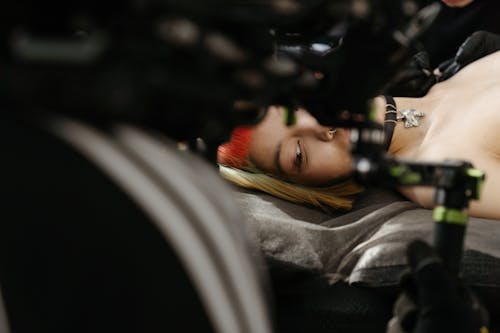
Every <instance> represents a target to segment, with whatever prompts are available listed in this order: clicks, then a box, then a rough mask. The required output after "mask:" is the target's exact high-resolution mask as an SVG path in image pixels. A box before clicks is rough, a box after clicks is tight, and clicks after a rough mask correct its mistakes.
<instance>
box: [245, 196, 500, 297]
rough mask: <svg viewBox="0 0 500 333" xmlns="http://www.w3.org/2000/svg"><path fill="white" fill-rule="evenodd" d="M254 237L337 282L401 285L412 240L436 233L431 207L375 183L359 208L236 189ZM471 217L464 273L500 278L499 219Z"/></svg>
mask: <svg viewBox="0 0 500 333" xmlns="http://www.w3.org/2000/svg"><path fill="white" fill-rule="evenodd" d="M236 198H237V201H238V202H239V204H240V205H241V208H242V211H243V213H244V214H245V215H246V217H247V219H246V221H247V223H248V226H249V228H250V229H251V230H252V232H253V237H254V238H255V242H256V243H257V244H258V246H259V247H260V249H261V252H262V253H263V254H264V257H265V258H267V259H268V260H269V261H270V262H277V263H281V264H282V265H283V264H285V265H289V266H290V267H295V268H297V269H302V270H310V271H316V272H318V273H320V274H324V275H327V276H328V277H329V278H330V280H331V282H332V283H334V282H336V281H341V280H342V281H346V282H348V283H351V284H360V285H365V286H372V287H375V286H392V285H396V284H397V283H398V280H399V276H400V274H401V272H402V270H403V269H404V268H405V265H406V255H405V253H406V245H407V244H408V242H410V241H411V240H413V239H415V238H421V239H424V240H426V241H428V242H430V241H431V239H432V235H433V225H434V222H433V221H432V211H431V210H427V209H422V208H419V207H418V206H417V205H415V204H414V203H412V202H410V201H407V200H405V199H404V198H403V197H401V196H399V195H398V194H395V193H393V192H391V191H386V190H378V189H374V190H369V191H366V192H365V193H363V194H362V195H361V196H360V197H359V198H358V199H357V200H356V202H355V205H354V208H353V210H352V211H349V212H347V213H345V214H337V215H334V216H332V215H329V214H326V213H324V212H321V211H319V210H316V209H313V208H310V207H306V206H302V205H297V204H293V203H289V202H286V201H284V200H281V199H278V198H275V197H272V196H269V195H266V194H261V193H254V192H242V191H237V192H236ZM498 222H499V221H493V220H487V219H480V218H470V219H469V224H468V230H467V234H466V239H465V249H464V250H465V251H464V258H463V271H464V273H463V277H464V279H465V281H466V283H468V284H469V285H477V286H494V287H496V286H499V285H500V243H499V242H498V240H499V239H500V223H498Z"/></svg>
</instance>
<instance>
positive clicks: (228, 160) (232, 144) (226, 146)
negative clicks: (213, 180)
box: [217, 126, 252, 169]
mask: <svg viewBox="0 0 500 333" xmlns="http://www.w3.org/2000/svg"><path fill="white" fill-rule="evenodd" d="M251 135H252V131H251V127H250V126H240V127H236V128H235V129H234V130H233V131H232V133H231V139H230V140H229V142H226V143H223V144H222V145H220V146H219V148H218V149H217V162H218V163H219V164H223V165H227V166H230V167H233V168H237V169H244V168H245V167H246V166H248V164H249V160H248V150H249V147H250V137H251Z"/></svg>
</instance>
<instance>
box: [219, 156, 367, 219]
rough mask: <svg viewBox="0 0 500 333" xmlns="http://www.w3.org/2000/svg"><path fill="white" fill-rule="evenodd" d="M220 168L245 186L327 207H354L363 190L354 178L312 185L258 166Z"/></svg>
mask: <svg viewBox="0 0 500 333" xmlns="http://www.w3.org/2000/svg"><path fill="white" fill-rule="evenodd" d="M219 171H220V174H221V176H222V177H223V178H225V179H227V180H229V181H230V182H232V183H234V184H236V185H238V186H241V187H243V188H247V189H252V190H258V191H262V192H265V193H268V194H270V195H273V196H275V197H278V198H281V199H284V200H288V201H291V202H295V203H302V204H309V205H313V206H315V207H319V208H321V209H323V210H328V208H333V209H335V210H348V209H351V208H352V201H353V199H354V195H355V194H357V193H359V192H361V191H362V190H363V188H362V187H361V186H359V185H357V184H356V183H354V182H353V181H352V180H346V181H344V182H341V183H339V184H335V185H331V186H325V187H312V186H305V185H299V184H292V183H289V182H286V181H284V180H281V179H277V178H275V177H272V176H270V175H267V174H264V173H262V172H259V171H258V170H257V169H255V170H252V171H255V172H251V171H244V170H241V169H236V168H231V167H227V166H223V165H219Z"/></svg>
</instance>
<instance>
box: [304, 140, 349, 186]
mask: <svg viewBox="0 0 500 333" xmlns="http://www.w3.org/2000/svg"><path fill="white" fill-rule="evenodd" d="M335 148H336V149H329V150H325V151H324V153H323V154H320V155H319V156H318V160H317V161H316V163H315V166H314V167H313V168H311V171H310V178H311V181H313V182H314V183H316V184H321V183H325V182H329V181H332V180H333V179H335V178H339V177H344V176H347V175H348V174H349V173H350V172H351V163H352V157H351V154H350V152H349V150H348V149H344V147H335Z"/></svg>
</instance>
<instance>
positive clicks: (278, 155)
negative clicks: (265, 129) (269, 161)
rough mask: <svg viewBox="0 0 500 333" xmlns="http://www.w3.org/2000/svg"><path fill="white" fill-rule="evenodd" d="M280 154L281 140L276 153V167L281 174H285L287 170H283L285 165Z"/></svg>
mask: <svg viewBox="0 0 500 333" xmlns="http://www.w3.org/2000/svg"><path fill="white" fill-rule="evenodd" d="M280 155H281V141H280V142H279V143H278V146H277V147H276V152H275V153H274V167H275V168H276V169H277V170H278V174H279V175H284V174H285V171H283V167H282V166H281V162H280Z"/></svg>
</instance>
